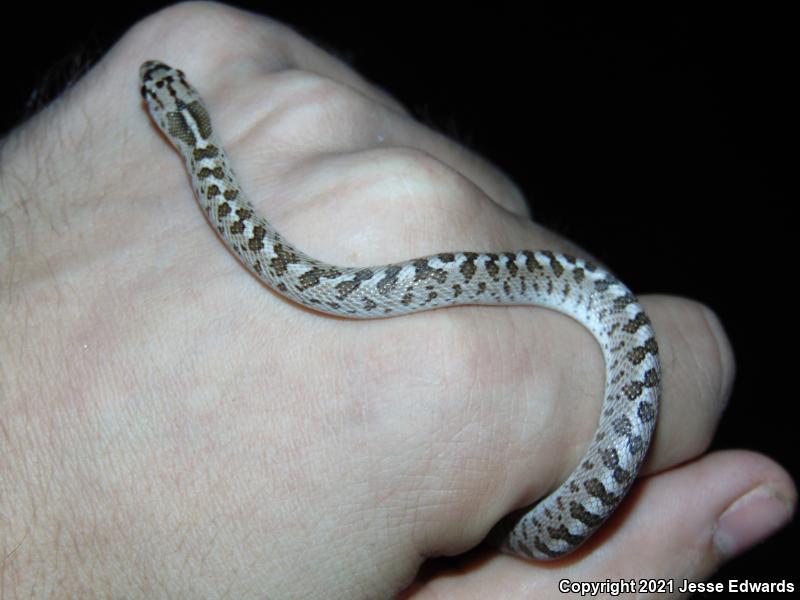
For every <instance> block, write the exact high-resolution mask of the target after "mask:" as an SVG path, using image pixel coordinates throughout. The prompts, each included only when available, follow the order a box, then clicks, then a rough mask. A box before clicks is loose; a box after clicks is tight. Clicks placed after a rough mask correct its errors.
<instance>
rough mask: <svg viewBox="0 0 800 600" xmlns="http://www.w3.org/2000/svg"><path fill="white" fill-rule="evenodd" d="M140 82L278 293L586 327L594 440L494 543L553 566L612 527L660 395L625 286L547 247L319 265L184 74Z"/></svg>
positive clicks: (317, 303) (340, 305) (247, 260)
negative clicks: (234, 164)
mask: <svg viewBox="0 0 800 600" xmlns="http://www.w3.org/2000/svg"><path fill="white" fill-rule="evenodd" d="M140 80H141V93H142V96H143V98H144V100H145V102H146V104H147V107H148V109H149V112H150V115H151V116H152V118H153V120H154V122H155V123H156V124H157V125H158V127H159V128H160V129H161V131H163V133H164V134H165V135H166V137H167V138H168V139H169V141H170V142H171V143H172V144H173V145H174V146H175V147H176V148H177V150H178V151H179V152H180V153H181V155H182V156H183V158H184V159H185V161H186V167H187V169H188V171H189V175H190V176H191V180H192V184H193V186H194V190H195V193H196V195H197V199H198V201H199V203H200V205H201V206H202V208H203V209H204V211H205V213H206V216H207V218H208V220H209V222H210V223H211V224H212V225H213V226H214V227H215V228H216V230H217V231H218V232H219V235H220V237H221V238H222V240H223V241H224V242H225V243H226V244H227V245H228V246H229V247H230V249H231V250H232V251H233V252H234V253H235V254H236V255H237V256H238V257H239V259H240V260H241V261H242V263H243V264H244V265H245V266H246V267H247V268H248V269H249V270H250V271H251V272H252V273H253V274H255V276H256V277H258V278H259V279H260V280H262V281H263V282H264V283H266V284H267V285H268V286H269V287H270V288H272V289H273V290H275V291H276V292H278V293H280V294H282V295H284V296H286V297H287V298H290V299H291V300H294V301H295V302H298V303H300V304H302V305H303V306H306V307H309V308H311V309H314V310H316V311H319V312H322V313H328V314H332V315H337V316H341V317H350V318H356V319H371V318H377V317H389V316H395V315H402V314H407V313H413V312H419V311H423V310H430V309H434V308H440V307H445V306H457V305H465V304H483V305H503V306H505V305H520V304H521V305H531V306H542V307H546V308H550V309H553V310H556V311H559V312H561V313H564V314H566V315H568V316H570V317H572V318H573V319H575V320H577V321H578V322H579V323H581V324H582V325H583V326H584V327H586V328H587V329H588V330H589V331H590V332H591V333H592V334H593V335H594V337H595V338H596V339H597V341H598V343H599V344H600V346H601V348H602V350H603V356H604V359H605V365H606V384H605V396H604V400H603V404H602V408H601V416H600V419H599V423H598V427H597V431H596V433H595V435H594V438H593V439H592V440H591V442H590V444H589V447H588V449H587V451H586V453H585V455H584V457H583V458H582V459H581V462H580V463H579V465H578V467H577V468H576V469H575V470H574V472H573V473H572V474H571V475H570V476H569V477H568V478H567V480H566V481H565V482H564V483H562V484H561V485H560V486H559V487H558V488H557V489H556V490H554V491H553V492H551V493H550V494H549V495H548V496H546V497H545V498H544V499H542V500H541V501H539V502H538V503H537V504H535V505H534V506H533V507H532V508H529V509H527V510H525V511H521V512H520V513H519V514H518V515H517V516H515V517H514V520H513V521H511V522H510V523H508V524H507V526H505V527H503V528H502V532H501V533H500V534H499V535H498V536H497V537H498V538H499V539H497V540H496V542H497V543H498V544H499V546H500V547H501V548H502V549H503V550H504V551H506V552H509V553H511V554H515V555H518V556H523V557H528V558H536V559H541V560H548V559H553V558H557V557H559V556H563V555H565V554H567V553H569V552H571V551H572V550H574V549H575V548H577V547H578V546H579V545H580V544H582V543H583V542H584V541H585V540H586V539H587V538H588V537H589V536H590V535H591V534H592V533H593V532H594V531H595V530H596V529H597V528H598V527H599V526H600V525H601V524H602V523H603V521H605V520H606V518H607V517H608V516H609V515H610V514H611V513H612V512H613V511H614V509H615V508H616V507H617V506H618V505H619V504H620V502H621V501H622V499H623V498H624V496H625V494H626V493H627V491H628V489H629V488H630V486H631V484H632V483H633V481H634V479H635V478H636V475H637V473H638V471H639V468H640V466H641V464H642V462H643V460H644V457H645V454H646V452H647V449H648V447H649V445H650V439H651V437H652V435H653V430H654V428H655V424H656V418H657V414H658V404H659V396H660V366H659V358H658V348H657V346H656V341H655V336H654V334H653V330H652V328H651V325H650V320H649V319H648V317H647V316H646V315H645V313H644V311H643V310H642V307H641V306H640V305H639V303H638V302H637V300H636V298H635V297H634V296H633V294H631V292H630V291H629V290H628V288H627V287H625V286H624V285H623V284H622V283H620V282H619V281H618V280H617V279H616V278H615V277H614V276H613V275H611V274H610V273H608V272H607V271H605V270H603V269H601V268H599V267H598V266H596V265H594V264H592V263H591V262H589V261H587V260H582V259H580V258H576V257H574V256H570V255H567V254H558V253H555V252H551V251H547V250H544V251H529V250H523V251H517V252H498V253H480V252H443V253H440V254H436V255H432V256H426V257H423V258H417V259H414V260H409V261H406V262H402V263H397V264H390V265H381V266H375V267H369V268H363V267H340V266H335V265H330V264H327V263H324V262H321V261H319V260H316V259H314V258H312V257H310V256H308V255H307V254H304V253H303V252H302V251H300V250H298V249H297V248H295V247H294V246H293V245H292V244H291V243H289V242H288V241H287V240H286V239H285V238H284V237H283V236H281V234H280V233H278V232H277V231H276V230H275V229H274V228H273V227H272V226H271V225H270V224H269V222H268V221H267V220H266V219H264V218H263V217H261V216H259V215H258V213H257V212H256V210H255V208H254V207H253V205H252V203H251V202H250V201H249V200H248V199H247V197H246V196H245V194H244V192H243V191H242V188H241V186H240V184H239V182H238V181H237V179H236V176H235V175H234V173H233V171H232V169H231V167H230V163H229V161H228V158H227V156H226V154H225V151H224V150H223V148H222V145H221V144H220V141H219V138H218V137H217V134H216V133H215V131H214V129H213V127H212V124H211V119H210V117H209V114H208V111H207V109H206V107H205V104H204V103H203V100H202V99H201V97H200V95H199V94H198V93H197V91H196V90H195V89H194V88H193V87H192V86H191V85H190V84H189V83H188V82H187V80H186V77H185V75H184V73H183V72H182V71H180V70H179V69H174V68H172V67H169V66H167V65H165V64H164V63H161V62H157V61H148V62H145V63H144V64H143V65H142V66H141V69H140Z"/></svg>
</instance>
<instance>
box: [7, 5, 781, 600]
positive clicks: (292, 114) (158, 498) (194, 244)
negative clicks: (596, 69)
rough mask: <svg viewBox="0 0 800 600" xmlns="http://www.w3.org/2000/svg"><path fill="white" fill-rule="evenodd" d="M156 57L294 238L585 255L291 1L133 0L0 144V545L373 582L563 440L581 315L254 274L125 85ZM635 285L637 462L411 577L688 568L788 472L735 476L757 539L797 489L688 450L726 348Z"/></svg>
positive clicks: (530, 492) (488, 588)
mask: <svg viewBox="0 0 800 600" xmlns="http://www.w3.org/2000/svg"><path fill="white" fill-rule="evenodd" d="M198 32H209V33H210V32H215V35H200V36H198ZM231 40H235V44H233V43H232V42H231ZM147 58H160V59H163V60H166V61H167V62H170V63H172V64H175V65H180V66H181V67H182V68H183V69H184V70H185V71H187V72H188V73H190V74H191V78H192V80H193V81H194V82H195V83H196V84H197V85H198V86H202V88H203V89H202V91H203V94H204V96H205V97H206V99H207V101H208V102H209V104H210V106H211V109H212V114H213V115H214V118H215V121H216V125H217V129H218V130H219V131H220V132H221V135H222V137H223V140H224V141H225V142H226V147H227V148H228V150H229V152H230V154H231V158H232V160H233V161H234V166H235V167H236V169H237V171H238V172H239V175H240V177H241V179H242V181H244V182H245V184H246V185H247V187H248V189H249V191H250V194H251V196H252V197H254V198H256V199H257V201H258V200H261V201H262V205H261V208H262V211H263V212H264V213H266V214H267V215H269V218H270V220H271V221H272V222H273V223H275V225H276V226H277V227H278V229H279V230H280V231H282V232H283V233H284V234H285V235H286V236H287V237H288V238H289V239H291V240H293V241H295V242H296V243H297V245H298V246H299V247H301V248H303V249H304V250H306V251H307V252H309V253H310V254H311V255H313V256H317V257H319V258H322V259H325V260H328V261H330V262H333V263H339V264H354V265H355V264H358V265H369V264H378V263H383V262H389V261H396V260H403V259H406V258H410V257H413V256H419V255H423V254H428V253H432V252H437V251H444V250H452V249H467V248H469V249H475V250H498V249H509V248H522V247H532V248H540V247H541V248H552V249H555V250H561V251H572V252H573V253H580V254H584V253H583V252H582V251H580V250H579V249H575V248H574V247H572V245H571V244H570V243H569V242H567V241H566V240H563V239H561V238H559V237H558V236H556V235H554V234H553V233H551V232H548V231H546V230H545V229H543V228H542V227H540V226H538V225H536V224H535V223H532V222H530V221H528V220H527V219H526V208H525V206H526V205H525V202H524V199H523V198H522V196H521V195H520V194H519V192H518V191H517V190H516V189H515V188H514V186H513V184H511V183H510V182H509V181H507V180H506V179H505V177H504V176H503V175H502V174H500V173H499V172H497V171H496V170H495V169H494V168H492V167H491V166H490V165H488V164H486V163H485V162H483V161H482V160H481V159H479V158H477V157H475V156H473V155H471V154H469V152H467V151H466V150H464V149H463V148H461V147H459V146H458V145H456V144H454V143H453V142H451V141H449V140H447V139H445V138H442V137H441V136H438V135H437V134H435V133H433V132H431V131H429V130H427V129H426V128H424V127H422V126H421V125H419V124H417V123H415V122H413V121H412V120H411V119H410V118H409V117H408V115H407V113H406V112H405V111H404V110H403V109H402V107H400V106H399V105H398V104H397V103H396V102H394V101H393V100H392V99H390V98H388V97H386V96H385V95H384V94H382V93H381V92H380V91H378V90H376V89H375V88H373V87H371V86H370V85H369V84H367V83H366V82H364V81H362V80H361V79H360V78H358V76H357V75H355V74H354V73H352V72H351V71H350V70H348V69H347V68H346V67H345V66H343V65H341V64H340V63H338V62H337V61H335V60H334V59H332V58H330V57H329V56H327V55H325V54H324V53H322V52H321V51H319V50H317V49H315V48H314V47H312V46H311V45H310V44H308V43H307V42H305V41H304V40H302V39H301V38H299V37H298V36H296V35H295V34H293V33H292V32H290V31H288V30H287V29H285V28H283V27H281V26H279V25H276V24H274V23H271V22H269V21H266V20H254V19H253V17H252V16H251V15H246V14H244V13H241V12H238V11H234V10H231V9H227V8H223V7H218V6H214V5H183V6H179V7H176V8H173V9H169V10H167V11H164V12H162V13H160V14H159V15H156V16H154V17H153V18H151V19H148V20H147V21H145V22H143V23H142V24H140V25H139V26H138V27H137V28H135V29H134V30H133V31H132V32H131V33H129V34H128V35H127V36H126V37H125V38H124V39H123V40H122V41H121V42H120V43H119V44H118V45H117V46H116V47H115V48H114V49H113V50H112V51H111V53H110V54H109V56H107V57H106V59H104V61H103V62H102V63H101V64H100V65H98V67H97V68H96V69H94V70H93V71H92V72H91V73H90V74H89V75H88V76H87V77H86V78H85V79H84V80H83V81H82V82H81V83H80V84H79V85H78V86H76V87H75V88H74V89H73V90H72V91H71V92H70V93H69V94H67V96H66V97H65V98H64V100H63V102H61V103H60V104H56V105H54V106H53V107H51V108H50V109H49V110H48V111H46V112H45V113H43V114H42V115H40V116H39V117H37V118H36V119H35V120H33V121H32V122H30V123H28V124H26V125H25V126H24V128H23V129H21V130H19V131H17V132H16V133H15V134H14V136H13V137H12V138H10V139H9V140H7V141H6V144H5V146H4V148H3V156H2V164H3V167H4V168H3V173H4V174H6V175H5V177H3V181H2V185H3V189H4V193H3V197H5V198H14V197H16V198H17V202H16V203H15V204H13V206H14V207H15V208H14V212H13V213H10V214H13V215H14V217H13V218H12V219H10V220H6V222H5V224H4V228H5V229H4V234H3V239H7V240H12V239H13V240H14V243H13V245H10V244H9V245H8V246H7V253H6V256H5V258H4V260H3V265H4V267H3V268H4V270H6V272H5V273H4V279H3V281H9V280H10V279H13V281H14V283H15V285H14V290H15V294H14V295H11V296H8V299H7V300H6V302H7V303H8V306H7V310H4V311H3V315H4V316H3V319H4V323H3V331H4V332H7V333H6V336H5V337H6V340H7V342H6V343H7V344H8V348H6V349H5V351H4V353H3V359H2V360H3V363H2V365H3V372H4V373H9V374H11V375H12V376H11V377H4V380H6V381H7V383H5V384H4V385H5V386H6V390H5V391H4V397H5V398H8V402H7V404H6V405H5V406H4V409H3V410H4V415H5V416H4V418H3V423H4V424H6V428H7V430H8V434H7V439H8V449H9V452H6V453H4V462H5V463H6V464H4V466H3V473H4V479H3V483H2V485H3V486H4V489H3V494H2V498H3V499H4V500H3V502H4V505H3V510H4V514H11V515H12V518H11V519H10V523H12V526H11V528H10V529H9V530H8V531H7V532H5V533H4V536H3V539H5V540H16V541H17V542H18V546H17V545H16V544H12V548H14V547H16V550H14V552H13V554H12V555H11V558H12V559H13V560H7V561H6V562H7V565H6V568H7V569H8V568H13V569H14V570H15V571H14V572H15V573H16V572H19V573H21V574H23V575H24V574H26V572H27V574H28V575H30V573H31V565H33V566H34V568H35V569H40V570H41V571H42V572H44V571H47V572H48V573H50V574H51V575H52V574H53V573H58V574H59V575H60V578H61V581H62V585H63V586H64V589H67V590H75V589H84V590H91V589H103V590H104V591H111V595H119V596H131V595H142V596H152V595H162V594H167V593H179V592H183V593H184V594H187V595H195V596H197V595H211V596H214V595H220V594H221V593H222V592H223V591H227V592H228V593H229V594H230V595H232V596H236V597H247V596H250V595H260V594H264V593H266V594H267V595H268V596H270V597H281V598H283V597H286V598H294V597H301V598H306V597H317V596H319V597H345V598H357V597H368V598H372V597H390V596H393V595H395V594H397V593H398V592H399V591H400V590H401V589H402V588H403V587H405V586H406V584H407V583H408V582H409V581H411V580H412V578H413V577H414V574H415V573H416V572H417V569H418V567H419V565H420V563H421V562H422V560H424V559H425V558H427V557H430V556H437V555H442V554H446V555H452V554H459V553H461V552H464V551H466V550H468V549H469V548H472V547H474V546H475V545H476V544H478V543H479V542H480V540H481V539H482V538H483V537H484V536H485V534H486V533H487V531H488V530H489V528H490V527H491V525H492V524H493V523H494V522H496V521H497V519H499V518H500V517H501V516H502V515H503V514H505V513H506V512H508V511H509V510H511V509H513V508H516V507H519V506H522V505H525V504H528V503H529V502H531V501H533V500H534V499H536V498H537V497H539V496H541V495H542V494H544V493H545V492H546V491H547V490H548V489H549V488H550V487H551V486H552V485H553V484H554V483H557V482H558V481H560V480H561V479H563V478H564V477H565V476H566V475H567V473H569V472H570V471H571V470H572V469H573V468H574V466H575V464H576V463H577V460H578V458H579V457H580V455H581V453H582V450H583V448H584V447H585V444H586V443H587V442H588V440H589V439H590V438H591V435H592V433H593V430H594V424H595V423H596V421H597V412H598V410H599V400H600V396H601V390H602V373H603V369H602V360H601V356H600V353H599V351H598V349H597V348H596V346H595V344H594V342H593V341H592V339H591V337H590V336H589V335H588V334H587V333H586V332H585V331H584V330H583V329H581V328H580V327H579V326H577V325H576V324H574V323H573V322H572V321H570V320H569V319H566V318H565V317H562V316H559V315H556V314H552V313H550V312H547V311H543V310H537V309H531V308H514V309H496V308H480V307H468V308H467V307H465V308H457V309H448V310H443V311H437V312H435V313H427V314H420V315H413V316H409V317H404V318H402V319H390V320H385V321H374V322H359V323H354V322H349V321H343V320H337V319H329V318H325V317H320V316H318V315H315V314H313V313H310V312H308V311H305V310H302V309H300V308H298V307H297V306H295V305H292V304H290V303H287V302H286V301H284V300H282V299H281V298H280V297H278V296H276V295H274V294H271V293H269V292H267V291H265V290H264V289H263V287H262V286H261V285H260V284H258V282H256V281H255V280H254V279H253V278H251V277H250V276H248V275H247V274H246V272H244V271H243V270H242V269H241V268H239V267H238V265H237V264H236V262H235V261H234V259H233V258H232V257H231V256H230V254H228V253H227V252H225V251H224V249H223V246H222V245H221V244H220V242H219V241H218V240H217V239H215V237H214V235H213V234H212V232H211V230H210V229H209V228H208V226H207V224H206V223H204V219H203V216H202V214H201V213H200V211H199V210H198V209H197V207H196V205H195V203H194V200H193V199H192V197H191V192H190V188H189V186H188V182H187V178H186V175H185V173H184V171H183V168H182V165H181V164H180V160H179V159H178V157H177V155H175V154H174V152H172V151H171V150H170V149H169V147H168V146H167V144H166V143H165V142H164V140H163V139H159V137H158V136H157V134H156V133H155V130H154V129H153V128H152V127H151V126H150V124H149V121H148V120H147V117H146V114H145V113H144V110H143V108H142V106H141V103H140V101H139V97H138V95H137V93H136V76H137V73H138V65H139V64H140V63H141V62H142V61H143V60H145V59H147ZM41 148H47V149H48V150H49V154H48V157H49V160H47V161H46V162H45V161H43V160H42V154H41V152H40V149H41ZM9 174H11V175H13V176H9ZM11 224H13V225H11ZM6 233H8V234H9V235H6ZM201 282H202V285H200V283H201ZM643 302H644V304H645V305H646V307H647V309H648V313H649V314H650V315H651V318H652V319H653V321H654V325H655V328H656V331H657V334H658V337H659V345H660V347H661V351H662V356H663V360H664V367H665V368H664V390H665V392H664V398H663V411H662V418H661V421H660V424H659V432H658V436H657V438H656V441H655V444H654V447H653V450H652V453H651V457H650V461H649V463H648V469H647V471H648V473H651V474H658V475H657V476H654V477H650V478H648V479H647V481H646V482H645V483H644V484H643V485H641V486H639V488H638V492H636V493H635V497H634V498H632V499H631V501H630V502H628V504H627V510H625V511H623V512H624V513H625V514H622V515H620V516H619V517H617V518H615V519H614V520H613V522H612V523H610V524H609V525H608V526H606V527H605V528H604V530H603V531H602V532H601V533H600V534H599V537H600V539H598V540H592V541H590V542H589V544H588V546H587V548H585V549H582V550H581V551H579V553H578V554H577V555H576V556H574V557H571V558H569V559H567V560H565V561H561V562H559V563H556V564H550V565H540V564H534V563H526V562H523V561H519V560H517V559H513V558H510V557H507V556H502V555H496V554H493V553H488V554H485V555H483V556H481V557H480V558H479V559H477V560H476V559H474V558H473V559H472V560H471V561H470V562H468V563H467V564H468V565H469V567H470V568H467V569H465V570H463V571H461V572H460V576H453V574H452V573H450V572H432V571H428V572H426V573H425V575H424V577H422V578H419V579H418V580H417V581H416V582H415V583H414V584H413V585H412V587H411V588H410V589H408V590H406V592H405V595H406V596H407V597H412V596H419V597H425V594H428V595H430V596H433V595H434V594H437V593H438V594H440V595H441V596H443V597H447V596H453V597H463V596H464V595H466V594H467V593H469V594H472V595H473V596H474V597H484V596H489V597H504V596H507V597H520V595H522V594H521V593H520V592H524V593H525V594H530V593H532V592H537V593H538V594H539V595H547V594H552V595H555V594H556V593H558V587H557V581H558V580H559V579H562V578H564V577H569V578H570V579H572V580H578V581H580V580H605V579H606V578H611V579H619V578H642V577H674V578H677V579H678V580H681V579H682V578H683V577H686V578H689V579H698V578H702V577H703V576H704V575H707V574H708V573H709V572H711V571H712V570H713V568H714V567H715V566H716V565H717V564H718V562H719V561H720V560H722V559H723V558H724V556H725V544H726V543H727V544H728V547H727V548H728V549H727V552H728V553H729V554H730V553H732V550H731V549H730V544H731V543H733V542H731V540H730V538H728V541H727V542H725V535H721V534H720V532H722V534H724V528H720V529H719V530H717V533H716V537H715V533H714V528H715V523H716V522H717V520H718V517H719V515H721V514H722V513H723V512H724V510H725V508H726V507H728V506H730V505H731V504H732V503H733V502H734V501H735V500H736V499H737V498H740V497H743V496H746V495H747V492H750V491H752V490H754V489H756V488H758V487H759V485H760V484H764V485H765V486H766V487H767V488H769V489H770V490H772V496H778V497H780V498H781V503H779V506H777V507H770V505H769V504H768V501H767V500H765V499H764V498H768V497H769V496H761V495H759V494H753V495H751V496H749V497H750V498H753V497H755V498H756V502H755V503H753V504H752V505H751V507H752V506H756V507H759V506H760V507H762V508H764V510H763V511H762V512H761V513H760V514H761V515H762V518H763V519H764V523H758V522H756V525H763V527H756V528H754V529H753V530H752V531H753V533H752V534H751V535H750V541H753V540H754V539H756V538H758V537H760V536H761V535H764V534H765V532H766V531H767V529H768V528H767V527H766V524H770V525H771V526H772V527H775V526H777V525H778V524H779V523H780V521H781V519H782V518H785V517H786V516H788V514H789V512H790V510H791V508H787V507H793V505H794V502H795V492H794V488H793V485H792V484H791V482H790V480H789V479H788V477H787V476H786V474H785V473H784V472H783V471H782V470H781V469H780V468H779V467H778V466H777V465H775V464H774V463H771V462H770V461H768V460H767V459H765V458H763V457H759V456H756V455H752V454H747V453H722V454H717V455H712V456H707V457H704V458H700V459H697V457H698V456H699V455H700V454H701V453H702V451H703V450H704V448H705V447H706V446H707V444H708V442H709V440H710V437H711V435H712V433H713V429H714V427H715V424H716V421H717V419H718V416H719V413H720V411H721V410H722V408H723V407H724V402H725V399H726V397H727V393H728V389H729V387H730V383H731V380H732V376H733V360H732V358H731V354H730V348H729V345H728V342H727V340H726V338H725V335H724V332H723V331H722V329H721V327H720V326H719V324H718V323H717V321H716V319H715V318H714V317H713V315H711V314H710V313H709V311H707V310H706V309H704V308H703V307H701V306H699V305H697V304H696V303H693V302H689V301H686V300H682V299H678V298H669V297H649V298H643ZM28 365H37V369H36V370H35V371H31V370H30V368H26V367H28ZM43 373H47V374H48V375H47V379H46V380H44V378H43V376H42V374H43ZM6 411H7V412H6ZM690 460H693V462H691V463H689V464H686V465H684V466H682V467H679V468H676V465H679V464H681V463H684V462H686V461H690ZM6 474H7V478H6ZM699 482H703V484H704V485H703V493H702V494H700V493H699V492H698V488H699ZM676 499H680V500H679V506H680V508H679V510H677V511H676V510H675V505H676ZM742 504H745V503H744V502H742V503H741V504H740V506H741V505H742ZM739 519H741V513H740V517H739ZM729 521H730V519H729ZM720 537H721V538H722V540H723V543H722V546H723V548H719V547H718V546H717V545H715V544H717V543H718V542H719V539H720ZM746 541H747V540H746V539H745V541H744V542H742V541H741V540H740V541H739V545H740V548H739V549H743V547H744V546H746ZM734 545H735V543H734ZM75 547H77V548H80V552H77V553H76V552H75V551H74V548H75ZM43 548H47V551H46V552H45V551H43V550H42V549H43ZM7 553H8V552H7ZM76 555H77V557H76ZM76 558H77V560H76ZM70 559H72V560H70ZM462 560H463V561H469V559H462ZM26 569H27V571H26ZM89 579H91V580H92V581H94V582H97V581H100V582H101V585H103V586H104V587H102V588H99V587H93V586H94V585H96V584H88V583H86V581H87V580H89ZM22 581H24V580H22ZM81 585H83V586H84V587H83V588H80V587H79V586H81ZM19 589H24V588H19ZM167 590H169V592H167Z"/></svg>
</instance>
